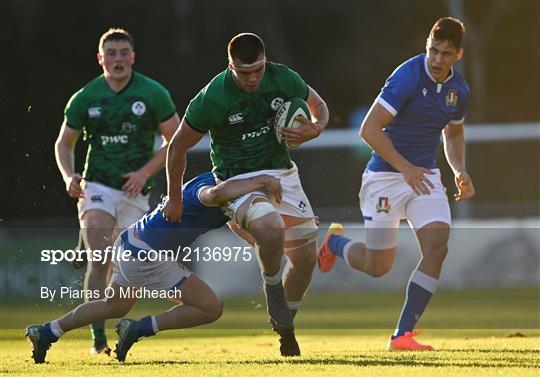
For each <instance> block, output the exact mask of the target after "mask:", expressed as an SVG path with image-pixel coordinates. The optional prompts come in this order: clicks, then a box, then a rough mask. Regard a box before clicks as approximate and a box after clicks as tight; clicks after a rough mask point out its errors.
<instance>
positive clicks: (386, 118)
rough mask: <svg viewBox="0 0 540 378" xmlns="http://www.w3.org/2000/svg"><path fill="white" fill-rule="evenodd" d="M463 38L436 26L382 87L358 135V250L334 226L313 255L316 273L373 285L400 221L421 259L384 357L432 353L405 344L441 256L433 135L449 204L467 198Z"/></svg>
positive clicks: (445, 223) (458, 27)
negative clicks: (446, 171)
mask: <svg viewBox="0 0 540 378" xmlns="http://www.w3.org/2000/svg"><path fill="white" fill-rule="evenodd" d="M464 32H465V28H464V26H463V24H462V22H461V21H459V20H457V19H455V18H450V17H447V18H441V19H439V20H438V21H437V22H436V23H435V25H434V26H433V28H432V29H431V32H430V34H429V37H428V39H427V43H426V51H427V53H426V54H420V55H418V56H415V57H413V58H411V59H409V60H408V61H406V62H405V63H403V64H402V65H400V66H399V67H398V68H397V69H396V70H395V71H394V72H393V73H392V75H391V76H390V77H389V78H388V79H387V81H386V84H385V86H384V87H383V89H382V91H381V93H380V94H379V96H378V97H377V99H376V100H375V102H374V104H373V106H372V107H371V109H370V110H369V112H368V114H367V116H366V118H365V120H364V122H363V124H362V129H361V131H360V135H361V136H362V138H363V139H364V140H365V141H366V143H367V144H368V145H369V146H370V147H371V148H372V149H373V153H372V156H371V160H370V161H369V162H368V164H367V168H366V171H365V172H364V174H363V176H362V188H361V189H360V195H359V196H360V206H361V209H362V213H363V216H364V221H365V227H366V243H365V244H364V243H360V242H357V241H352V240H350V239H348V238H345V237H343V236H342V235H343V233H344V229H343V226H341V225H340V224H337V223H334V224H332V225H331V226H330V229H329V231H328V233H327V236H326V238H325V240H324V242H323V244H322V245H321V247H320V248H319V251H318V263H319V267H320V269H321V271H323V272H327V271H329V270H330V269H331V268H332V266H333V265H334V263H335V261H336V256H340V257H342V258H343V259H344V260H345V261H346V262H347V263H348V264H349V265H350V266H352V267H353V268H355V269H357V270H359V271H362V272H365V273H367V274H369V275H371V276H373V277H380V276H382V275H384V274H386V273H387V272H388V271H389V270H390V268H391V267H392V264H393V262H394V257H395V254H396V240H397V230H398V227H399V222H400V219H403V218H405V219H407V220H408V222H409V225H410V226H411V227H412V228H413V229H414V230H415V232H416V236H417V238H418V242H419V245H420V250H421V253H422V258H421V260H420V262H419V264H418V266H417V267H416V269H415V270H414V271H413V272H412V274H411V277H410V280H409V284H408V287H407V292H406V298H405V303H404V305H403V309H402V312H401V315H400V318H399V321H398V324H397V327H396V330H395V332H394V334H393V335H392V336H391V338H390V340H389V343H388V348H389V349H403V350H432V349H433V348H432V347H431V346H429V345H422V344H420V343H418V342H417V341H416V340H415V339H414V338H413V337H414V336H415V332H414V331H413V328H414V326H415V324H416V322H417V321H418V319H419V318H420V316H421V315H422V313H423V312H424V310H425V308H426V306H427V305H428V302H429V300H430V298H431V296H432V295H433V293H435V290H436V288H437V285H438V281H439V275H440V273H441V267H442V264H443V261H444V259H445V256H446V253H447V250H448V236H449V229H450V221H451V216H450V207H449V204H448V197H447V195H446V189H445V188H444V187H443V185H442V183H441V178H440V171H439V170H438V169H437V168H436V155H437V150H438V147H439V145H440V139H441V131H442V139H443V144H444V152H445V155H446V159H447V161H448V164H449V165H450V167H451V168H452V171H453V173H454V176H455V183H456V187H457V190H458V193H457V194H455V195H454V197H455V200H457V201H460V200H463V199H467V198H470V197H472V196H473V195H474V193H475V192H474V186H473V184H472V181H471V178H470V177H469V174H468V173H467V170H466V166H465V139H464V133H463V122H464V115H465V110H466V106H467V101H468V98H469V86H468V85H467V83H466V82H465V80H464V79H463V78H462V77H461V75H460V74H459V72H457V70H455V69H454V68H453V67H452V66H453V64H454V63H455V62H456V61H458V60H459V59H461V57H462V55H463V49H462V47H461V43H462V38H463V34H464Z"/></svg>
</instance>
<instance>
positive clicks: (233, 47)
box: [227, 33, 265, 64]
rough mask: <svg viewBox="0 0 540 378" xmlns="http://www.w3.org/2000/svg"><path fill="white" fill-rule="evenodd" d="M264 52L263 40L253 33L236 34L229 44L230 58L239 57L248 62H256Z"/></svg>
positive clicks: (228, 52)
mask: <svg viewBox="0 0 540 378" xmlns="http://www.w3.org/2000/svg"><path fill="white" fill-rule="evenodd" d="M264 53H265V52H264V42H263V40H262V39H261V38H260V37H259V36H258V35H256V34H253V33H242V34H238V35H235V36H234V37H233V38H232V39H231V41H230V42H229V45H228V46H227V54H228V55H229V60H231V61H232V60H233V59H238V60H240V61H242V62H243V63H246V64H250V63H254V62H255V61H256V60H257V58H258V57H259V56H260V55H261V54H262V55H264Z"/></svg>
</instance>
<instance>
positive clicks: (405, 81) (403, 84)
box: [376, 61, 419, 116]
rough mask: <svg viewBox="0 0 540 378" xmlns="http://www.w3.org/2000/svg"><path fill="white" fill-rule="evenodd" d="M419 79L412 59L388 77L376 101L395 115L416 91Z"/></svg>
mask: <svg viewBox="0 0 540 378" xmlns="http://www.w3.org/2000/svg"><path fill="white" fill-rule="evenodd" d="M418 79H419V77H418V72H417V70H415V69H414V65H413V64H412V63H411V62H410V61H407V62H405V63H403V64H402V65H400V66H399V67H398V68H396V69H395V70H394V72H392V75H390V77H389V78H388V79H386V83H385V84H384V87H383V88H382V89H381V93H380V94H379V96H378V97H377V100H376V101H377V102H378V103H379V104H381V105H382V106H383V107H384V108H385V109H386V110H388V111H389V112H390V113H392V115H393V116H395V115H396V114H397V113H398V112H399V111H400V109H401V108H402V107H403V105H404V104H405V103H406V102H407V99H408V98H409V97H410V96H411V95H412V94H413V93H414V90H415V89H416V87H417V85H418Z"/></svg>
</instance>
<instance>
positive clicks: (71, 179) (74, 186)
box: [54, 122, 84, 198]
mask: <svg viewBox="0 0 540 378" xmlns="http://www.w3.org/2000/svg"><path fill="white" fill-rule="evenodd" d="M80 135H81V131H80V130H76V129H73V128H71V127H69V126H67V125H66V123H65V122H64V123H63V124H62V127H61V129H60V134H59V135H58V138H57V139H56V143H55V144H54V155H55V157H56V164H57V165H58V169H59V170H60V173H61V174H62V178H63V179H64V182H65V183H66V191H67V192H68V194H69V196H70V197H72V198H79V197H83V196H84V193H83V190H82V188H81V185H80V183H81V180H82V176H81V175H80V174H79V173H77V172H75V145H76V144H77V140H78V139H79V136H80Z"/></svg>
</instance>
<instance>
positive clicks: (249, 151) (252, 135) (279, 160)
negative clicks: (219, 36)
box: [186, 62, 308, 180]
mask: <svg viewBox="0 0 540 378" xmlns="http://www.w3.org/2000/svg"><path fill="white" fill-rule="evenodd" d="M307 96H308V88H307V85H306V83H305V82H304V80H303V79H302V78H301V77H300V75H298V74H297V73H296V72H294V71H293V70H291V69H289V68H288V67H287V66H284V65H282V64H277V63H272V62H267V63H266V71H265V74H264V76H263V79H262V81H261V84H260V86H259V89H258V90H257V91H256V92H255V93H248V92H245V91H243V90H242V89H240V88H239V87H238V86H237V85H236V84H235V83H234V81H233V78H232V73H231V71H230V70H229V69H227V70H225V71H223V72H222V73H220V74H219V75H217V76H216V77H215V78H213V79H212V81H210V83H209V84H208V85H207V86H206V87H204V88H203V89H202V90H201V91H200V92H199V94H197V96H196V97H195V98H194V99H193V100H191V102H190V103H189V106H188V108H187V110H186V121H187V123H188V124H189V125H190V126H191V127H192V128H193V129H194V130H196V131H198V132H201V133H206V132H207V131H209V133H210V139H211V143H210V150H211V152H210V157H211V159H212V165H213V167H214V168H213V171H214V173H215V174H216V175H217V176H218V177H219V178H220V179H223V180H226V179H228V178H230V177H232V176H236V175H238V174H241V173H246V172H253V171H259V170H263V169H279V168H290V167H291V166H292V163H291V158H290V156H289V151H288V150H287V148H286V147H285V146H284V145H283V144H280V143H278V141H277V139H276V136H275V133H274V117H275V115H276V112H277V110H278V109H279V107H280V106H281V104H283V102H285V101H286V100H288V99H291V98H295V97H300V98H303V99H307Z"/></svg>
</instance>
